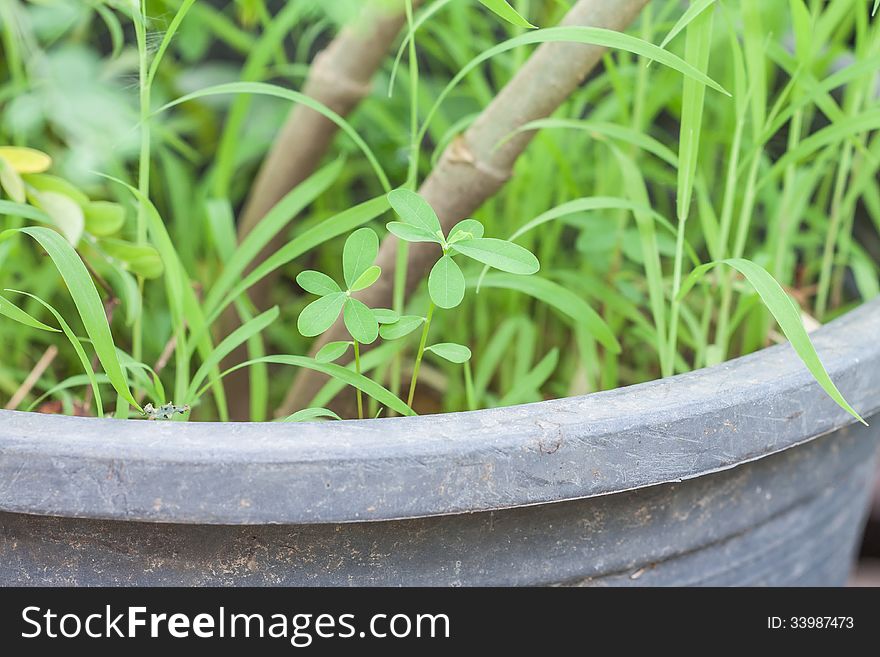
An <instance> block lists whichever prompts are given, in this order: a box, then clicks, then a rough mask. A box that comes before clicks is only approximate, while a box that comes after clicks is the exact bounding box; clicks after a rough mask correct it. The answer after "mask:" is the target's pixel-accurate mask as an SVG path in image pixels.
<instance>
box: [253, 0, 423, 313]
mask: <svg viewBox="0 0 880 657" xmlns="http://www.w3.org/2000/svg"><path fill="white" fill-rule="evenodd" d="M405 22H406V14H405V12H404V11H403V1H402V0H399V1H398V2H395V3H392V6H390V7H389V3H388V2H383V3H379V4H378V5H374V6H368V7H367V9H365V10H364V13H363V14H362V15H361V16H360V17H359V18H358V19H357V20H356V21H355V23H354V24H352V25H350V26H347V27H345V28H344V29H343V30H342V31H341V32H340V33H339V35H338V36H337V37H336V38H335V39H333V41H332V42H331V43H330V45H328V46H327V48H326V49H325V50H323V51H322V52H320V53H319V54H318V55H317V56H316V57H315V60H314V62H313V63H312V66H311V69H310V70H309V75H308V79H307V80H306V83H305V85H304V87H303V93H305V94H306V95H307V96H310V97H311V98H314V99H315V100H318V101H320V102H322V103H324V104H325V105H326V106H327V107H329V108H330V109H332V110H333V111H334V112H336V113H337V114H339V115H340V116H343V117H345V116H348V115H349V114H350V113H351V112H352V111H353V110H354V109H355V107H357V106H358V104H359V103H360V102H361V101H362V100H363V99H364V98H365V97H366V96H367V95H368V94H369V93H370V86H371V80H372V79H373V76H374V75H375V74H376V71H377V70H378V69H379V67H380V66H381V65H382V62H383V61H384V59H385V57H386V55H387V54H388V50H389V48H390V47H391V45H392V44H393V43H394V40H395V39H396V37H397V35H398V34H399V32H400V30H401V28H402V27H403V25H404V24H405ZM338 131H339V128H338V126H337V125H336V124H335V123H333V122H332V121H330V120H329V119H327V118H326V117H324V116H323V115H321V114H318V113H317V112H315V111H314V110H312V109H309V108H308V107H305V106H304V105H297V106H296V107H294V109H293V110H292V111H291V113H290V116H289V117H288V119H287V122H286V123H285V124H284V127H283V128H282V129H281V132H280V134H279V135H278V138H277V139H276V140H275V142H274V144H273V146H272V149H271V150H270V151H269V154H268V155H267V156H266V159H265V160H264V161H263V164H262V166H261V167H260V172H259V174H257V178H256V180H255V181H254V185H253V188H252V189H251V191H250V194H249V195H248V199H247V201H246V202H245V205H244V208H243V210H242V213H241V219H240V222H239V230H238V233H239V240H241V239H242V238H244V237H245V236H246V235H247V234H248V233H250V232H251V231H252V230H253V229H254V227H255V226H256V225H257V224H258V223H259V222H260V221H261V220H262V219H263V217H264V216H266V214H267V213H268V212H269V210H271V209H272V208H273V207H274V206H275V205H276V204H277V203H278V201H280V200H281V199H282V198H283V197H284V195H285V194H287V193H288V192H289V191H290V190H292V189H293V188H295V187H296V186H297V185H299V184H300V183H301V182H302V181H303V180H305V179H306V178H308V177H309V176H310V175H312V174H313V173H314V172H315V170H316V169H317V167H318V165H319V164H320V163H321V160H322V159H323V158H324V155H326V153H327V150H328V149H329V147H330V143H331V142H332V141H333V138H334V137H335V136H336V133H337V132H338ZM284 241H285V238H284V235H278V236H277V237H276V238H275V239H274V240H273V241H272V243H270V244H269V245H268V246H267V247H266V249H265V250H264V252H263V253H262V254H260V256H259V257H257V258H256V259H255V260H254V262H253V263H251V267H250V268H251V269H253V268H254V267H256V266H257V265H259V264H260V263H262V262H263V261H264V260H265V259H266V258H267V257H268V256H269V255H271V254H272V253H274V252H275V251H277V250H278V249H279V248H280V247H281V246H283V244H284ZM274 280H275V278H274V277H272V276H267V277H266V278H265V279H263V280H262V281H260V282H259V283H257V284H256V285H254V286H253V287H252V288H251V290H250V292H249V294H250V297H251V299H252V300H253V301H254V303H256V305H257V306H258V307H260V308H263V307H264V306H265V303H266V301H267V299H266V297H267V296H268V292H269V290H271V288H272V285H273V283H274Z"/></svg>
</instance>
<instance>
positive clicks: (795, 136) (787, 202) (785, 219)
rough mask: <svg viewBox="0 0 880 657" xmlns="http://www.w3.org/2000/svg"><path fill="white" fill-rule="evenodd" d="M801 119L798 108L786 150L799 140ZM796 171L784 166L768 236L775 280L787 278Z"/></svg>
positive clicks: (789, 131)
mask: <svg viewBox="0 0 880 657" xmlns="http://www.w3.org/2000/svg"><path fill="white" fill-rule="evenodd" d="M802 121H803V112H802V111H801V110H798V111H797V112H795V113H794V114H793V115H792V117H791V124H790V125H789V129H788V150H793V149H794V148H796V147H797V145H798V143H799V142H800V139H801V126H802V125H803V124H802ZM796 173H797V167H796V166H795V165H794V163H792V164H790V165H789V166H787V167H786V168H785V174H784V177H783V185H782V202H781V203H780V204H779V211H778V213H777V217H778V218H777V223H776V230H774V231H772V233H773V234H772V235H771V236H770V239H771V240H776V254H775V256H774V258H773V277H774V278H775V279H776V280H777V281H784V280H785V279H786V278H787V276H786V271H785V253H786V250H787V248H788V246H789V243H788V240H789V237H790V232H791V229H792V227H793V226H792V220H793V219H794V217H793V216H792V212H791V209H792V206H791V204H792V198H793V197H794V194H795V190H796V187H797V186H796V184H795V183H796V180H797V177H796Z"/></svg>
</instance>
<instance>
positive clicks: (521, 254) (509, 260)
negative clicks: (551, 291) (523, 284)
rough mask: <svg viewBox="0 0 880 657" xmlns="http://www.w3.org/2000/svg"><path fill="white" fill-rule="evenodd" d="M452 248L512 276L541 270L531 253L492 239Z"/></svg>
mask: <svg viewBox="0 0 880 657" xmlns="http://www.w3.org/2000/svg"><path fill="white" fill-rule="evenodd" d="M452 248H453V249H454V250H455V251H457V252H458V253H461V254H462V255H465V256H467V257H468V258H473V259H474V260H477V261H478V262H482V263H483V264H484V265H489V266H490V267H494V268H495V269H500V270H501V271H506V272H508V273H510V274H523V275H526V274H534V273H535V272H537V271H538V270H539V269H540V268H541V265H540V264H538V259H537V258H536V257H535V256H534V255H533V254H532V252H531V251H529V250H527V249H524V248H523V247H521V246H519V245H518V244H514V243H513V242H507V241H505V240H499V239H495V238H492V237H482V238H479V239H473V240H466V241H464V242H456V244H455V245H453V246H452Z"/></svg>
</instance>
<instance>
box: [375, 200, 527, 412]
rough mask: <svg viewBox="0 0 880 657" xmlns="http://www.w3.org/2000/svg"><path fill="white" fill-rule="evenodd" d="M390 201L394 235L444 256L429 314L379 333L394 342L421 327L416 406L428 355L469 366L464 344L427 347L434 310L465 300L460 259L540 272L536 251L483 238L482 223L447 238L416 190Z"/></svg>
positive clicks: (463, 225)
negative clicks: (429, 244)
mask: <svg viewBox="0 0 880 657" xmlns="http://www.w3.org/2000/svg"><path fill="white" fill-rule="evenodd" d="M388 201H389V203H390V204H391V207H392V208H393V209H394V212H395V213H397V215H398V217H399V218H400V221H392V222H390V223H389V224H387V228H388V231H389V232H390V233H392V234H394V235H396V236H397V237H398V238H399V239H402V240H404V241H406V242H432V243H434V244H437V245H438V246H439V247H440V249H441V255H440V258H439V259H438V260H437V262H436V263H434V266H433V267H432V269H431V273H430V275H429V276H428V296H429V297H430V303H429V304H428V311H427V313H426V315H425V316H424V317H422V316H420V315H403V316H401V317H399V318H396V319H389V321H388V322H386V323H385V325H384V326H382V328H381V329H380V334H381V336H382V338H383V339H385V340H394V339H399V338H402V337H405V336H407V335H409V334H410V333H412V332H413V331H415V330H416V329H418V328H419V327H422V335H421V340H420V341H419V348H418V351H417V352H416V359H415V364H414V366H413V373H412V379H411V381H410V386H409V395H408V397H407V404H408V405H409V406H412V403H413V398H414V396H415V391H416V384H417V382H418V377H419V368H420V366H421V363H422V357H423V356H424V354H425V352H431V353H434V354H435V355H436V356H439V357H440V358H443V359H445V360H448V361H450V362H453V363H458V364H465V363H467V362H468V361H469V360H470V358H471V351H470V349H468V348H467V347H466V346H464V345H460V344H455V343H451V342H441V343H437V344H433V345H428V344H427V343H428V332H429V331H430V328H431V319H432V318H433V316H434V310H435V308H443V309H444V310H450V309H452V308H456V307H457V306H458V305H459V304H461V302H462V301H463V300H464V293H465V288H466V287H467V285H466V282H465V278H464V274H463V273H462V271H461V267H459V265H458V263H457V262H456V261H455V257H456V256H465V257H466V258H470V259H472V260H476V261H477V262H481V263H483V264H484V265H488V266H489V267H493V268H495V269H500V270H501V271H505V272H508V273H511V274H522V275H529V274H534V273H536V272H537V271H538V270H539V269H540V264H539V263H538V259H537V258H536V257H535V256H534V254H532V252H531V251H529V250H528V249H525V248H523V247H521V246H519V245H518V244H514V243H513V242H509V241H507V240H501V239H495V238H491V237H483V234H484V229H483V224H481V223H480V222H479V221H477V220H476V219H464V220H463V221H460V222H458V223H457V224H456V225H455V226H453V227H452V230H450V231H449V234H448V235H444V234H443V228H442V226H441V225H440V220H439V219H438V217H437V213H436V212H434V209H433V208H432V207H431V206H430V204H429V203H428V202H427V201H425V199H423V198H422V197H421V196H419V195H418V194H417V193H415V192H413V191H410V190H406V189H396V190H394V191H392V192H390V193H389V194H388Z"/></svg>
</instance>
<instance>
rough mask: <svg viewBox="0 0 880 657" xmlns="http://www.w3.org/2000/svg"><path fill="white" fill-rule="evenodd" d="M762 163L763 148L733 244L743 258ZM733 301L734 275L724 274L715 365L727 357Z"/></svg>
mask: <svg viewBox="0 0 880 657" xmlns="http://www.w3.org/2000/svg"><path fill="white" fill-rule="evenodd" d="M760 163H761V150H758V152H757V153H755V154H754V159H753V160H752V165H751V167H750V168H749V174H748V178H747V179H746V189H745V194H744V195H743V204H742V208H741V209H740V213H739V222H738V225H737V233H736V240H735V242H734V246H733V252H732V256H733V257H734V258H741V257H742V255H743V251H744V250H745V242H746V237H748V234H749V226H750V224H751V218H752V210H753V209H754V207H755V192H756V188H757V182H758V181H757V178H758V167H759V165H760ZM732 302H733V275H732V274H731V275H727V276H724V278H723V279H722V283H721V308H720V309H719V312H718V327H717V328H716V332H715V347H716V352H715V353H714V354H713V359H712V362H710V363H709V364H710V365H714V364H715V363H716V362H719V361H718V360H717V359H721V360H724V359H725V358H726V357H727V349H728V344H729V342H730V335H729V325H730V312H731V304H732Z"/></svg>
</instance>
